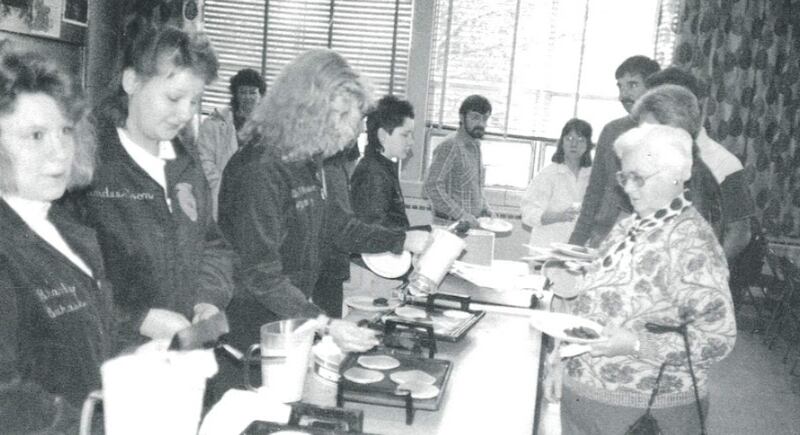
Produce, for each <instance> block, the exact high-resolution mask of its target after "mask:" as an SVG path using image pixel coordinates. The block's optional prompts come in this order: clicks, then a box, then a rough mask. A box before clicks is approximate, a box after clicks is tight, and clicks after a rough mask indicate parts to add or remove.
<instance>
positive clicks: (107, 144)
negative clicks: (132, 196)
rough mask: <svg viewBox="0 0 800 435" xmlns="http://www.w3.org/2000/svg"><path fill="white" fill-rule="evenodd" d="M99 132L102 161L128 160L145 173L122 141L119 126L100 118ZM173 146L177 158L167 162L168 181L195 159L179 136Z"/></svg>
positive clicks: (174, 140)
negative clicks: (172, 175) (118, 130)
mask: <svg viewBox="0 0 800 435" xmlns="http://www.w3.org/2000/svg"><path fill="white" fill-rule="evenodd" d="M97 133H98V135H97V136H98V139H99V144H98V148H99V149H98V155H99V157H100V160H101V161H105V162H126V163H127V164H128V165H129V166H134V167H136V168H138V169H139V170H141V171H142V172H143V173H144V169H142V168H140V167H139V165H137V164H136V162H135V161H134V160H133V158H131V156H130V155H129V154H128V152H127V151H125V148H124V147H123V146H122V142H120V139H119V134H118V133H117V127H116V126H115V125H114V123H113V122H111V120H109V119H98V121H97ZM172 147H173V148H174V150H175V159H174V160H170V161H168V162H167V165H166V168H167V182H169V180H170V177H171V174H180V173H181V172H183V171H184V170H185V169H186V167H187V166H189V162H190V161H191V160H192V159H193V157H192V154H190V153H189V151H188V149H187V148H186V147H185V146H184V145H183V143H182V142H181V140H180V139H179V138H178V137H175V138H174V139H172Z"/></svg>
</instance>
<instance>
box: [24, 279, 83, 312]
mask: <svg viewBox="0 0 800 435" xmlns="http://www.w3.org/2000/svg"><path fill="white" fill-rule="evenodd" d="M34 292H35V293H36V296H38V297H39V300H40V301H41V302H42V304H43V305H44V308H45V311H46V312H47V316H48V317H50V318H51V319H55V318H56V317H58V316H61V315H64V314H67V313H71V312H73V311H78V310H80V309H81V308H83V307H85V306H86V302H85V301H82V300H80V299H79V298H78V294H77V291H76V289H75V286H74V285H69V286H68V285H66V284H64V283H63V282H62V283H59V284H58V287H55V288H50V289H43V288H37V289H34Z"/></svg>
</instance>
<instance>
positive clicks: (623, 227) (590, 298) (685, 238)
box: [564, 195, 736, 408]
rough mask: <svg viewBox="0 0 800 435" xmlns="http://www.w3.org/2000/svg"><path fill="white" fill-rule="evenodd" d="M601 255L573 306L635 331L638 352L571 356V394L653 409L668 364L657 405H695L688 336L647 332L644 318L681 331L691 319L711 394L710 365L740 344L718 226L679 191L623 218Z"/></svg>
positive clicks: (700, 374) (698, 369)
mask: <svg viewBox="0 0 800 435" xmlns="http://www.w3.org/2000/svg"><path fill="white" fill-rule="evenodd" d="M600 252H601V255H600V256H599V258H598V259H597V260H595V262H594V263H593V264H592V266H591V267H590V269H589V271H587V274H586V275H585V278H584V279H583V280H582V281H581V282H579V283H578V285H579V286H580V287H581V288H580V290H582V293H580V295H579V296H578V297H577V298H576V299H575V300H574V301H573V302H572V303H571V304H570V305H571V310H572V312H573V314H576V315H579V316H582V317H586V318H590V319H592V320H594V321H596V322H598V323H600V324H602V325H604V326H608V325H614V326H618V327H622V328H626V329H630V330H632V331H634V332H635V333H636V334H638V336H639V340H640V343H641V347H640V351H639V352H638V354H637V355H636V356H634V355H621V356H615V357H593V356H592V355H590V354H588V353H586V354H583V355H581V356H578V357H574V358H572V359H570V360H568V361H567V362H566V376H565V377H564V384H565V388H569V389H570V390H572V391H573V392H574V393H576V394H577V395H579V396H583V397H586V398H589V399H592V400H597V401H600V402H603V403H607V404H610V405H617V406H627V407H636V408H646V407H647V402H648V400H649V398H650V394H651V392H652V390H653V387H654V386H655V380H656V377H657V375H658V371H659V367H660V366H661V364H662V363H663V362H664V361H668V362H669V364H668V365H667V366H666V369H665V371H664V375H663V377H662V379H661V384H660V389H659V394H658V396H657V397H656V401H655V403H654V408H663V407H672V406H679V405H684V404H690V403H692V402H693V401H694V400H695V399H694V392H693V389H692V379H691V376H690V373H689V368H688V363H687V358H686V351H685V346H684V342H683V338H682V336H681V335H680V334H678V333H674V332H668V333H664V334H654V333H651V332H649V331H648V330H647V329H646V328H645V323H647V322H653V323H658V324H663V325H678V324H680V323H681V322H683V321H684V319H685V320H686V321H690V322H691V323H690V324H689V326H688V332H689V344H690V348H691V356H692V365H693V368H694V372H695V375H696V376H697V382H698V387H699V390H700V396H701V397H705V396H706V395H707V391H708V390H707V386H706V383H707V381H708V371H709V368H710V367H711V366H712V364H713V363H715V362H717V361H720V360H722V359H723V358H724V357H725V356H726V355H727V354H728V353H730V351H731V350H732V349H733V345H734V343H735V341H736V320H735V318H734V311H733V304H732V302H731V295H730V290H729V288H728V266H727V263H726V261H725V255H724V253H723V251H722V248H721V247H720V245H719V243H718V242H717V239H716V237H715V236H714V232H713V231H712V229H711V227H710V226H709V225H708V223H707V222H706V221H705V220H704V219H703V218H702V217H701V216H700V214H699V213H698V212H697V211H696V210H695V209H694V207H693V206H692V205H691V202H689V201H688V200H687V199H686V198H685V197H683V196H682V195H681V196H679V197H677V198H675V199H674V200H673V201H672V202H671V203H670V205H669V207H667V208H664V209H661V210H658V211H656V212H655V213H653V214H652V215H651V216H648V217H645V218H639V217H637V216H636V215H632V216H629V217H628V218H625V219H624V220H622V221H620V222H619V223H618V224H617V226H616V227H615V228H614V230H613V231H612V233H611V234H609V237H608V238H607V239H606V241H605V242H604V243H603V245H602V246H601V248H600Z"/></svg>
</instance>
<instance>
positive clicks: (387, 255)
mask: <svg viewBox="0 0 800 435" xmlns="http://www.w3.org/2000/svg"><path fill="white" fill-rule="evenodd" d="M361 259H362V260H364V264H366V265H367V267H369V269H370V270H371V271H373V272H375V273H376V274H378V275H380V276H382V277H384V278H399V277H401V276H403V274H405V273H406V272H408V269H409V268H410V267H411V253H410V252H408V251H403V253H402V254H399V255H398V254H394V253H392V252H382V253H380V254H361Z"/></svg>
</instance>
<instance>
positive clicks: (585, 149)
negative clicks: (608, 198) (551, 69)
mask: <svg viewBox="0 0 800 435" xmlns="http://www.w3.org/2000/svg"><path fill="white" fill-rule="evenodd" d="M557 146H558V148H557V149H556V152H555V154H553V158H552V161H553V164H551V165H549V166H547V167H545V168H544V169H542V171H541V172H540V173H539V174H538V175H536V177H534V178H533V180H531V183H530V185H528V189H527V190H526V191H525V195H524V196H523V197H522V204H521V205H520V207H521V208H522V222H524V223H525V224H526V225H528V226H530V227H531V239H530V244H531V245H532V246H541V247H545V248H547V247H549V246H550V243H553V242H559V243H566V242H567V241H568V240H569V236H570V234H572V230H573V228H574V227H575V221H576V220H577V219H578V214H579V213H580V210H581V201H583V194H584V193H585V192H586V187H587V185H588V184H589V175H590V174H591V166H592V154H591V152H592V149H593V148H594V144H593V143H592V126H591V125H589V123H588V122H586V121H584V120H582V119H578V118H573V119H570V120H569V121H567V123H566V124H564V127H563V128H562V129H561V137H560V138H559V139H558V144H557Z"/></svg>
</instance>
